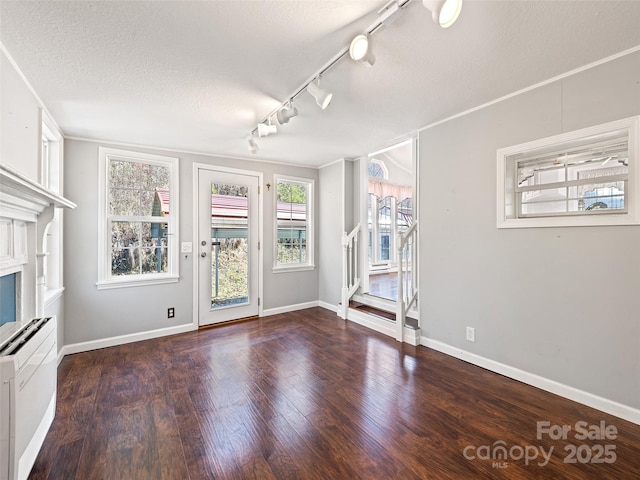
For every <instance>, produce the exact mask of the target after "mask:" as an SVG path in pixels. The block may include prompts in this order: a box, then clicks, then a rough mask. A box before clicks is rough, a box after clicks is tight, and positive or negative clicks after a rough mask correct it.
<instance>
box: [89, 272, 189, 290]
mask: <svg viewBox="0 0 640 480" xmlns="http://www.w3.org/2000/svg"><path fill="white" fill-rule="evenodd" d="M179 280H180V276H179V275H167V276H162V277H154V278H139V277H137V278H131V279H129V278H127V279H122V280H121V279H117V280H101V281H99V282H97V283H96V287H97V288H98V290H109V289H112V288H127V287H146V286H149V285H162V284H165V283H177V282H178V281H179Z"/></svg>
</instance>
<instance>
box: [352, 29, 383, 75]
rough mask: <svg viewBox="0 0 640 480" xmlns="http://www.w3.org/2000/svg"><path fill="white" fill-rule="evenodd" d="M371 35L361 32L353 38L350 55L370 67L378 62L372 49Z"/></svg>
mask: <svg viewBox="0 0 640 480" xmlns="http://www.w3.org/2000/svg"><path fill="white" fill-rule="evenodd" d="M369 47H370V42H369V35H365V34H360V35H356V37H355V38H354V39H353V40H351V45H350V46H349V56H350V57H351V58H352V59H353V60H354V61H356V62H358V63H364V64H365V65H367V66H368V67H371V66H372V65H373V64H374V63H376V57H375V55H374V54H373V52H372V51H371V48H369Z"/></svg>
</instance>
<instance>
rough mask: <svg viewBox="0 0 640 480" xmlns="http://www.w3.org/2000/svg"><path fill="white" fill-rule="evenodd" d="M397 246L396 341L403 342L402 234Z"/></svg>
mask: <svg viewBox="0 0 640 480" xmlns="http://www.w3.org/2000/svg"><path fill="white" fill-rule="evenodd" d="M396 245H397V246H398V298H397V301H396V340H398V341H399V342H402V341H404V339H403V329H404V316H405V310H404V289H403V284H402V283H403V282H402V249H403V238H402V234H401V233H399V234H398V242H397V244H396Z"/></svg>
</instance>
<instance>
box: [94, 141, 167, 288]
mask: <svg viewBox="0 0 640 480" xmlns="http://www.w3.org/2000/svg"><path fill="white" fill-rule="evenodd" d="M109 158H116V159H124V160H129V161H133V162H144V163H154V164H160V165H169V166H170V167H171V171H170V175H169V191H170V192H171V194H170V196H169V211H170V212H171V215H170V217H169V222H168V223H169V225H168V230H169V231H168V235H171V241H170V242H169V248H168V254H169V259H168V270H169V271H168V272H167V273H147V274H140V275H123V276H112V275H111V242H110V237H109V232H108V229H107V224H108V217H109V215H108V213H109V211H108V208H109V206H108V205H107V177H108V161H107V160H108V159H109ZM178 168H179V164H178V159H177V158H174V157H164V156H161V155H152V154H150V153H140V152H133V151H129V150H119V149H115V148H107V147H99V149H98V281H97V282H96V286H97V288H98V290H102V289H111V288H121V287H139V286H146V285H159V284H164V283H175V282H177V281H178V280H179V279H180V275H179V250H178V245H179V243H180V239H179V225H180V219H179V205H178V199H179V198H180V192H179V175H178Z"/></svg>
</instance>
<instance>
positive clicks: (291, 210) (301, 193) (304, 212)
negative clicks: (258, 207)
mask: <svg viewBox="0 0 640 480" xmlns="http://www.w3.org/2000/svg"><path fill="white" fill-rule="evenodd" d="M274 183H275V184H276V195H275V196H276V202H275V212H276V228H275V241H274V246H275V249H274V269H280V270H286V269H301V268H302V269H304V268H313V267H314V264H313V222H312V220H313V215H312V212H313V209H312V206H313V184H314V182H313V180H308V179H299V178H289V177H278V176H277V177H276V179H275V182H274Z"/></svg>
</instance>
